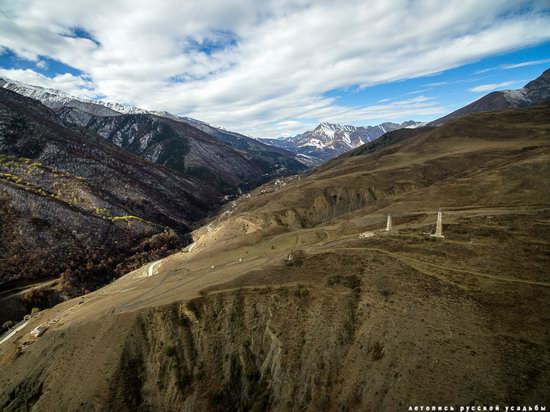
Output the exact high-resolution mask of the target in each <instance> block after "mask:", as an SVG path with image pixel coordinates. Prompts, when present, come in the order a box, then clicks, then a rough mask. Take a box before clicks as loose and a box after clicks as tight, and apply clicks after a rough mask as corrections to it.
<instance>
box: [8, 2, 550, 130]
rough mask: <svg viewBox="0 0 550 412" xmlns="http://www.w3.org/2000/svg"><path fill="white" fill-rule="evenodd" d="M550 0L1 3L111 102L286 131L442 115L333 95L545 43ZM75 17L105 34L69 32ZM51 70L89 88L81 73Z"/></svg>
mask: <svg viewBox="0 0 550 412" xmlns="http://www.w3.org/2000/svg"><path fill="white" fill-rule="evenodd" d="M544 4H545V2H544V0H542V1H538V2H537V1H534V2H530V1H520V0H485V1H483V2H480V1H478V0H450V1H447V2H445V4H443V3H441V2H433V1H429V0H424V1H422V0H419V1H416V2H410V1H408V0H384V1H383V0H379V1H372V2H368V4H367V2H365V1H363V0H341V1H338V2H333V1H329V0H318V1H315V2H313V1H309V0H298V1H290V0H266V1H262V2H259V1H254V0H234V1H231V2H224V1H218V0H201V1H200V2H199V1H184V2H182V1H175V0H173V1H168V0H167V1H162V2H155V3H154V4H151V2H149V1H146V0H117V1H111V2H109V6H108V7H99V6H98V4H97V2H96V1H95V0H78V1H77V0H21V1H18V2H3V3H2V5H1V6H0V8H1V10H0V11H1V13H0V47H4V48H9V49H10V50H13V51H14V52H15V53H17V54H18V55H19V56H22V57H24V58H27V59H33V60H35V61H37V60H38V59H39V58H40V56H48V57H50V58H52V59H56V60H58V61H61V62H63V63H65V64H67V65H70V66H72V67H75V68H77V69H79V70H81V71H83V72H84V73H86V74H87V75H88V76H89V79H90V80H89V81H91V82H92V85H93V88H94V90H93V93H94V94H97V95H104V96H106V97H107V99H109V100H115V101H122V102H131V103H133V104H135V105H138V106H141V107H145V108H152V109H158V110H168V111H171V112H174V113H177V114H183V115H189V116H193V117H196V118H199V119H201V120H205V121H207V122H210V123H212V124H216V125H220V126H223V127H226V128H230V129H234V130H237V131H240V132H243V133H247V134H252V135H256V136H277V135H278V133H280V132H281V131H285V133H290V132H297V131H301V130H303V128H304V126H305V125H307V124H309V123H308V122H314V121H317V120H331V119H334V120H336V121H339V122H352V121H353V122H358V121H363V120H368V119H369V118H373V119H374V117H371V116H374V115H380V116H387V119H388V120H391V119H392V118H404V117H405V116H409V115H410V116H414V115H415V114H416V115H420V113H430V114H435V112H438V111H440V110H442V108H441V107H439V105H437V103H436V102H432V101H427V102H426V101H425V102H418V101H417V102H409V103H407V104H405V105H403V106H399V105H394V104H389V105H382V106H370V107H364V108H361V107H353V108H349V107H344V106H341V105H338V104H337V101H336V100H335V99H333V98H329V97H326V95H325V93H326V92H328V91H330V90H335V89H339V88H347V87H350V86H354V85H357V86H359V87H362V88H365V87H366V88H367V91H368V87H369V86H371V85H375V84H381V83H385V82H391V81H396V80H401V79H408V78H413V77H419V76H425V75H430V74H434V73H439V72H441V71H444V70H447V69H449V68H452V67H457V66H460V65H463V64H465V63H469V62H473V61H476V60H479V59H481V58H483V57H485V56H488V55H491V54H495V53H502V52H505V51H508V50H512V49H516V48H518V47H522V46H526V45H532V44H536V43H540V42H542V41H546V40H548V39H550V24H548V23H549V22H548V17H547V14H544V13H543V12H542V9H543V8H544ZM526 5H527V7H526ZM520 10H521V12H520ZM419 22H422V23H421V24H419ZM74 28H82V29H84V30H85V31H86V32H88V33H89V34H90V35H91V36H93V38H94V39H95V40H96V41H97V42H98V43H99V45H98V44H97V43H96V42H94V41H92V40H90V39H86V38H74V36H73V37H69V35H71V30H72V29H74ZM209 45H210V46H214V47H210V49H208V47H207V46H209ZM205 48H206V49H205ZM14 73H15V74H16V75H17V76H22V74H21V73H17V72H14ZM4 75H6V76H8V77H14V76H13V75H11V74H7V73H5V74H4ZM25 76H30V75H29V74H26V75H25ZM174 79H177V80H178V81H177V82H175V81H174ZM39 81H41V82H43V83H44V82H47V81H46V80H44V79H43V78H39ZM89 81H88V80H87V79H83V80H82V82H84V84H87V85H90V83H89ZM53 82H58V83H60V84H61V85H62V86H63V87H65V89H64V90H67V91H69V92H73V93H74V92H76V93H82V84H81V83H79V82H78V81H76V80H75V79H69V78H67V79H65V80H64V81H61V79H58V80H55V81H53ZM50 86H51V85H50ZM54 87H55V86H54ZM381 103H385V102H381ZM400 115H401V116H400ZM338 116H342V119H340V118H337V117H338ZM377 119H378V118H377ZM384 119H386V117H384ZM288 122H294V123H288Z"/></svg>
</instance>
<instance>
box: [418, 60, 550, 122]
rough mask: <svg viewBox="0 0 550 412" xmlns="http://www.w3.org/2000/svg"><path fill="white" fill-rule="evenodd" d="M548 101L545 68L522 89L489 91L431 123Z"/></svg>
mask: <svg viewBox="0 0 550 412" xmlns="http://www.w3.org/2000/svg"><path fill="white" fill-rule="evenodd" d="M548 102H550V69H547V70H545V71H544V73H542V74H541V75H540V76H539V77H537V78H536V79H535V80H532V81H530V82H529V83H527V84H526V85H525V86H524V87H522V88H521V89H517V90H502V91H497V92H492V93H489V94H487V95H485V96H483V97H482V98H480V99H478V100H476V101H475V102H473V103H470V104H468V105H467V106H464V107H462V108H460V109H458V110H455V111H454V112H452V113H450V114H448V115H446V116H443V117H441V118H439V119H437V120H434V121H433V122H431V123H429V125H430V126H441V125H443V124H445V123H447V122H449V121H450V120H453V119H458V118H459V117H463V116H466V115H467V114H470V113H479V112H495V111H499V110H505V109H517V108H520V107H529V106H539V105H542V104H545V103H548Z"/></svg>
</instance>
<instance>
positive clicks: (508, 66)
mask: <svg viewBox="0 0 550 412" xmlns="http://www.w3.org/2000/svg"><path fill="white" fill-rule="evenodd" d="M546 63H550V59H543V60H531V61H527V62H522V63H517V64H504V65H502V68H503V69H504V70H510V69H518V68H520V67H527V66H537V65H539V64H546Z"/></svg>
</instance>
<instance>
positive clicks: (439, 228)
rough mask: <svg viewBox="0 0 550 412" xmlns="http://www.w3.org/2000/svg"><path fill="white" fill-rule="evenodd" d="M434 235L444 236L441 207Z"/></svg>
mask: <svg viewBox="0 0 550 412" xmlns="http://www.w3.org/2000/svg"><path fill="white" fill-rule="evenodd" d="M432 236H433V237H440V238H443V237H445V236H443V213H442V212H441V208H440V209H439V212H437V223H436V224H435V233H434V234H433V235H432Z"/></svg>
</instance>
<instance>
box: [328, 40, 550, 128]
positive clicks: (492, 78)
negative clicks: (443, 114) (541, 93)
mask: <svg viewBox="0 0 550 412" xmlns="http://www.w3.org/2000/svg"><path fill="white" fill-rule="evenodd" d="M516 65H519V67H516ZM548 68H550V42H545V43H542V44H540V45H537V46H532V47H526V48H523V49H520V50H514V51H511V52H508V53H501V54H497V55H493V56H489V57H486V58H484V59H480V60H479V61H476V62H473V63H470V64H465V65H463V66H459V67H457V68H453V69H449V70H445V71H442V72H440V73H437V74H433V75H429V76H422V77H417V78H412V79H406V80H400V81H395V82H391V83H383V84H380V85H376V86H371V87H367V88H358V87H349V88H343V89H337V90H331V91H329V92H327V93H326V95H327V96H330V97H334V98H336V99H337V101H338V103H339V104H341V105H343V106H349V107H354V106H370V105H376V104H380V103H386V102H389V101H398V100H404V99H409V98H412V97H415V96H420V95H421V96H426V97H428V98H430V99H433V100H436V101H437V102H439V103H440V104H441V106H442V107H444V108H445V110H446V111H448V112H451V111H454V110H456V109H458V108H460V107H462V106H464V105H466V104H468V103H470V102H472V101H474V100H477V99H478V98H480V97H481V96H484V95H485V94H487V93H490V92H491V91H494V90H507V89H519V88H521V87H523V86H524V85H525V84H526V83H528V82H529V81H531V80H533V79H535V78H537V77H538V76H540V75H541V74H542V72H543V71H544V70H546V69H548ZM484 86H485V87H484ZM477 88H479V89H480V90H478V89H477ZM433 118H434V117H433V116H431V115H427V116H415V118H414V120H420V121H427V120H432V119H433ZM384 120H385V119H383V118H378V119H373V121H375V122H382V121H384ZM397 120H398V121H404V120H407V118H405V117H401V118H398V119H397ZM359 124H361V121H360V120H359V122H358V123H357V125H359Z"/></svg>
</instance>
